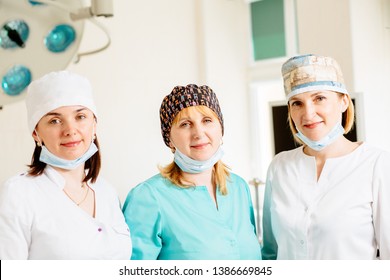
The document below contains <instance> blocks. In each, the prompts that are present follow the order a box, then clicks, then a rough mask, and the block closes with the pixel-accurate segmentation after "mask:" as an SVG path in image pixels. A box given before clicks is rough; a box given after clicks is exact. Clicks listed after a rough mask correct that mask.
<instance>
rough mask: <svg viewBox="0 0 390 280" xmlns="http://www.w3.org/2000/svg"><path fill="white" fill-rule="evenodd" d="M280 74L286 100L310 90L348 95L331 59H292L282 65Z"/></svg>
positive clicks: (322, 57) (320, 57) (337, 69)
mask: <svg viewBox="0 0 390 280" xmlns="http://www.w3.org/2000/svg"><path fill="white" fill-rule="evenodd" d="M282 74H283V80H284V91H285V93H286V98H287V100H289V99H290V98H291V97H292V96H294V95H297V94H300V93H304V92H308V91H312V90H331V91H336V92H340V93H344V94H348V91H347V89H346V87H345V84H344V78H343V73H342V72H341V68H340V66H339V64H338V63H337V61H336V60H334V59H333V58H331V57H326V56H318V55H313V54H306V55H300V56H295V57H292V58H290V59H289V60H287V61H286V62H285V63H284V64H283V66H282Z"/></svg>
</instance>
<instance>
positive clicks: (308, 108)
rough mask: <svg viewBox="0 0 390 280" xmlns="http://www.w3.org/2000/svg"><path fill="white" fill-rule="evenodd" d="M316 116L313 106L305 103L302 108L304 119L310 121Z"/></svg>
mask: <svg viewBox="0 0 390 280" xmlns="http://www.w3.org/2000/svg"><path fill="white" fill-rule="evenodd" d="M315 114H316V110H315V107H314V105H313V104H310V103H306V104H305V106H304V118H305V119H309V120H310V119H311V118H312V117H313V116H314V115H315Z"/></svg>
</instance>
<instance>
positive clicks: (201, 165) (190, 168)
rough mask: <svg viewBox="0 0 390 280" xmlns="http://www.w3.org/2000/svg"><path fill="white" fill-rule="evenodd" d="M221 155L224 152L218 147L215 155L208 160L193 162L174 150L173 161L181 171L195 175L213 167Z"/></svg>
mask: <svg viewBox="0 0 390 280" xmlns="http://www.w3.org/2000/svg"><path fill="white" fill-rule="evenodd" d="M223 154H224V152H223V150H222V146H219V148H218V150H217V151H216V152H215V154H214V155H213V156H212V157H211V158H209V159H208V160H194V159H192V158H190V157H188V156H186V155H185V154H183V153H182V152H180V151H179V149H177V148H176V150H175V157H174V161H175V163H176V164H177V165H178V166H179V167H180V169H181V170H182V171H184V172H187V173H192V174H196V173H201V172H203V171H205V170H208V169H210V168H211V167H213V166H214V164H216V163H217V161H219V160H220V159H221V158H222V156H223Z"/></svg>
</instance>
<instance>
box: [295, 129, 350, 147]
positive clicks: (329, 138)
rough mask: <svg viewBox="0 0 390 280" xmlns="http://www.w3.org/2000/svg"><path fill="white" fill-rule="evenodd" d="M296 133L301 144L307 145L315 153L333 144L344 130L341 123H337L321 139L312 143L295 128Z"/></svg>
mask: <svg viewBox="0 0 390 280" xmlns="http://www.w3.org/2000/svg"><path fill="white" fill-rule="evenodd" d="M297 131H298V133H296V134H295V136H296V137H298V138H299V139H300V140H301V141H302V142H303V143H305V144H306V145H308V146H309V147H310V148H312V149H313V150H315V151H321V150H322V149H323V148H325V147H326V146H328V145H330V144H331V143H333V142H334V141H335V140H336V139H337V138H339V137H340V136H341V135H343V134H344V132H345V130H344V128H343V126H342V125H341V123H337V124H336V125H335V126H334V127H333V128H332V130H331V131H329V133H328V134H327V135H325V136H324V137H323V138H322V139H320V140H318V141H313V140H311V139H309V138H307V137H306V136H305V135H303V133H302V132H300V131H299V130H298V128H297Z"/></svg>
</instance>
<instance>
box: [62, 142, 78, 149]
mask: <svg viewBox="0 0 390 280" xmlns="http://www.w3.org/2000/svg"><path fill="white" fill-rule="evenodd" d="M80 143H81V141H72V142H66V143H62V144H61V146H64V147H68V148H72V147H76V146H77V145H79V144H80Z"/></svg>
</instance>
